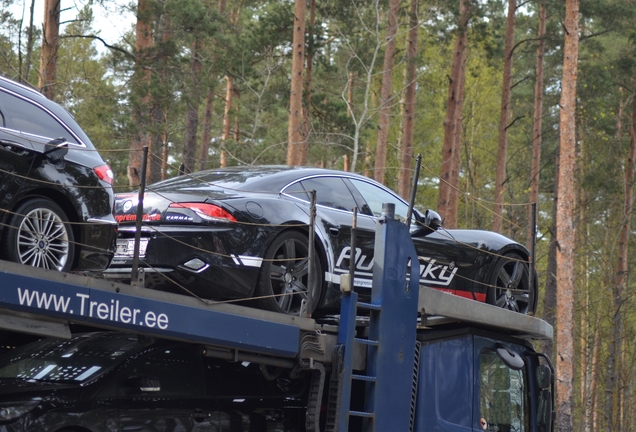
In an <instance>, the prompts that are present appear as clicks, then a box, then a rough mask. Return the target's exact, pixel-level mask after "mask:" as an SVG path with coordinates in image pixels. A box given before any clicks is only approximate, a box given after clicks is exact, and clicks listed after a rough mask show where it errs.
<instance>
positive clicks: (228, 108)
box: [220, 75, 234, 168]
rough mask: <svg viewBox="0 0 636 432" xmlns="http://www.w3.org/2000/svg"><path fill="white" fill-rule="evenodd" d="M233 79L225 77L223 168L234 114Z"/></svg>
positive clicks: (222, 138) (222, 143)
mask: <svg viewBox="0 0 636 432" xmlns="http://www.w3.org/2000/svg"><path fill="white" fill-rule="evenodd" d="M233 82H234V81H233V79H232V77H231V76H229V75H228V76H226V77H225V110H224V111H223V134H222V135H221V163H220V165H221V168H224V167H226V166H227V150H226V149H225V141H227V140H228V139H229V138H230V125H231V121H232V120H231V118H230V114H231V113H232V93H233V90H234V89H233V87H234V84H233Z"/></svg>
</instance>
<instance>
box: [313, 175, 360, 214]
mask: <svg viewBox="0 0 636 432" xmlns="http://www.w3.org/2000/svg"><path fill="white" fill-rule="evenodd" d="M302 184H303V187H304V188H305V190H307V191H310V190H315V191H316V203H317V204H320V205H323V206H326V207H331V208H335V209H338V210H346V211H352V210H353V208H354V207H355V206H356V202H355V200H354V199H353V196H352V195H351V192H349V189H348V188H347V186H346V185H345V184H344V182H343V181H342V179H341V178H339V177H316V178H311V179H307V180H303V181H302Z"/></svg>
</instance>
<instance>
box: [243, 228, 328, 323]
mask: <svg viewBox="0 0 636 432" xmlns="http://www.w3.org/2000/svg"><path fill="white" fill-rule="evenodd" d="M308 252H309V247H308V239H307V236H306V235H304V234H302V233H300V232H297V231H285V232H283V233H282V234H280V235H279V236H278V237H276V238H275V239H274V241H273V242H272V244H271V245H270V246H269V248H268V249H267V252H266V253H265V257H264V259H263V265H262V266H261V272H260V274H259V277H258V282H257V285H256V290H255V296H257V297H260V296H265V297H264V298H260V299H258V300H257V301H256V304H257V306H258V307H260V308H262V309H267V310H272V311H275V312H281V313H285V314H291V315H297V314H298V313H299V312H300V307H301V302H302V300H303V299H307V300H308V301H309V300H310V304H311V306H310V307H311V310H309V311H308V312H309V313H312V312H313V311H314V310H315V308H316V306H317V303H318V301H319V299H320V295H321V292H322V285H323V277H324V275H323V274H322V266H321V265H320V259H319V258H318V255H317V254H314V256H315V259H314V273H313V274H314V275H315V276H314V279H315V280H314V283H313V286H312V287H311V289H310V290H309V294H308V290H307V286H308V273H309V260H308V256H309V253H308Z"/></svg>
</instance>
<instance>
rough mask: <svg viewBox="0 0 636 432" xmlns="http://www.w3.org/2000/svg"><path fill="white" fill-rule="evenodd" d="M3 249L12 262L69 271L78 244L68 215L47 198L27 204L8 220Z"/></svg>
mask: <svg viewBox="0 0 636 432" xmlns="http://www.w3.org/2000/svg"><path fill="white" fill-rule="evenodd" d="M3 249H4V256H5V257H6V258H7V259H8V260H10V261H14V262H17V263H20V264H26V265H30V266H33V267H41V268H46V269H54V270H59V271H69V270H70V269H71V265H72V264H73V257H74V254H75V244H74V237H73V230H72V229H71V226H70V223H69V220H68V217H67V216H66V213H64V210H62V209H61V208H60V207H59V206H58V205H57V204H55V203H54V202H53V201H51V200H49V199H46V198H34V199H31V200H28V201H25V202H24V203H23V204H21V205H20V206H19V207H18V208H17V209H16V210H15V213H14V214H13V215H12V216H11V217H10V218H9V226H8V227H6V228H5V235H4V241H3Z"/></svg>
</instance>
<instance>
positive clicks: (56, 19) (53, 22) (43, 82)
mask: <svg viewBox="0 0 636 432" xmlns="http://www.w3.org/2000/svg"><path fill="white" fill-rule="evenodd" d="M59 39H60V0H45V2H44V30H43V31H42V51H41V55H40V79H39V83H38V87H39V88H40V90H41V91H42V94H44V96H46V97H47V98H49V99H51V100H55V75H56V73H57V49H58V45H59Z"/></svg>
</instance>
